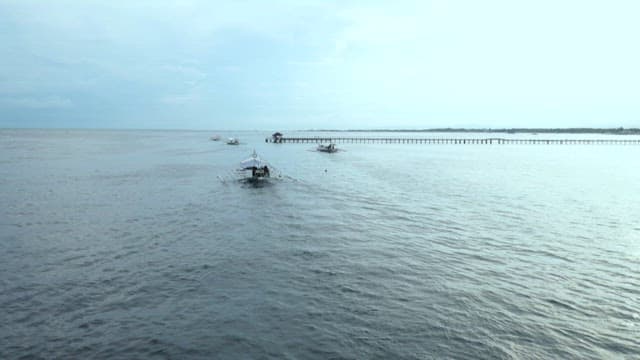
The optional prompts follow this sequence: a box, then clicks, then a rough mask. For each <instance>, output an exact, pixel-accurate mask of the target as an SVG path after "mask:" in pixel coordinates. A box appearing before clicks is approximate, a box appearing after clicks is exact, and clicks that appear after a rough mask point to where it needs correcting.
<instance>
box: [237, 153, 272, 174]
mask: <svg viewBox="0 0 640 360" xmlns="http://www.w3.org/2000/svg"><path fill="white" fill-rule="evenodd" d="M240 165H241V166H242V169H243V170H248V169H252V168H262V167H265V166H267V165H268V164H267V163H266V162H265V161H264V160H262V159H260V158H259V157H258V154H256V152H255V151H254V152H253V154H252V155H251V157H250V158H248V159H246V160H242V162H240Z"/></svg>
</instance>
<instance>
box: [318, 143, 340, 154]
mask: <svg viewBox="0 0 640 360" xmlns="http://www.w3.org/2000/svg"><path fill="white" fill-rule="evenodd" d="M317 150H318V151H322V152H328V153H334V152H336V151H338V148H337V147H336V144H334V143H331V144H329V145H322V144H320V145H318V148H317Z"/></svg>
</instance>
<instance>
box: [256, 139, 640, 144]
mask: <svg viewBox="0 0 640 360" xmlns="http://www.w3.org/2000/svg"><path fill="white" fill-rule="evenodd" d="M265 142H271V143H282V144H287V143H289V144H291V143H293V144H304V143H315V144H323V143H352V144H459V145H476V144H478V145H480V144H483V145H492V144H498V145H503V144H523V145H524V144H531V145H640V139H637V138H636V139H508V138H507V139H505V138H398V137H396V138H393V137H392V138H389V137H281V138H277V139H274V138H266V139H265Z"/></svg>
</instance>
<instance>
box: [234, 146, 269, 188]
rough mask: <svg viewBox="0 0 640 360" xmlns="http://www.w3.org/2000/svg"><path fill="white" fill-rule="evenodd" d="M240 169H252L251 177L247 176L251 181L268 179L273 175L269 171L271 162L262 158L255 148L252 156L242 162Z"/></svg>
mask: <svg viewBox="0 0 640 360" xmlns="http://www.w3.org/2000/svg"><path fill="white" fill-rule="evenodd" d="M238 170H239V171H243V172H244V171H249V170H250V171H251V177H250V178H247V180H250V181H261V180H266V179H268V178H270V177H271V173H270V171H269V164H268V163H267V162H266V161H264V160H262V159H261V158H260V157H259V156H258V154H256V151H255V150H253V154H251V157H250V158H248V159H246V160H243V161H242V162H240V169H238Z"/></svg>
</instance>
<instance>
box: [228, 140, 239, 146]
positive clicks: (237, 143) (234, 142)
mask: <svg viewBox="0 0 640 360" xmlns="http://www.w3.org/2000/svg"><path fill="white" fill-rule="evenodd" d="M227 145H240V141H239V140H238V139H237V138H229V139H227Z"/></svg>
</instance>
